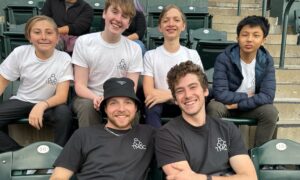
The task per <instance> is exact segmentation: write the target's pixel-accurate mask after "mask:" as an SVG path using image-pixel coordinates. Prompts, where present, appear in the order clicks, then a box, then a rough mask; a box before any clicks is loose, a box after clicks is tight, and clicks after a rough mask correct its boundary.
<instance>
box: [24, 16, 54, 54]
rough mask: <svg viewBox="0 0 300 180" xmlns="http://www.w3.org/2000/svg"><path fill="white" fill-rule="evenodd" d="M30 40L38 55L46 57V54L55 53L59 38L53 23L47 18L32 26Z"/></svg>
mask: <svg viewBox="0 0 300 180" xmlns="http://www.w3.org/2000/svg"><path fill="white" fill-rule="evenodd" d="M28 40H29V41H30V42H31V43H32V45H33V46H34V47H35V53H36V55H37V57H39V58H41V59H44V58H45V56H48V55H50V54H52V53H53V51H54V49H55V46H56V44H57V42H58V40H59V38H58V33H57V30H56V28H55V27H54V26H53V24H52V23H50V22H48V21H47V20H40V21H36V22H35V23H34V24H33V25H32V26H31V29H30V30H29V35H28ZM46 58H47V57H46Z"/></svg>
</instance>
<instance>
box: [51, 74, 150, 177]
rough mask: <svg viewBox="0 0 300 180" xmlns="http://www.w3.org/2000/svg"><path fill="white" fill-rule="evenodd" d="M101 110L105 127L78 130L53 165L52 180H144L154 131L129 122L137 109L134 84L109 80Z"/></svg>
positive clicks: (145, 126) (105, 84)
mask: <svg viewBox="0 0 300 180" xmlns="http://www.w3.org/2000/svg"><path fill="white" fill-rule="evenodd" d="M103 87H104V99H103V101H102V103H101V108H103V109H104V111H105V112H106V114H107V123H106V124H105V125H102V124H101V125H96V126H93V127H85V128H79V129H78V130H77V131H76V132H75V133H74V134H73V136H72V137H71V138H70V140H69V141H68V143H67V144H66V146H65V148H64V149H63V151H62V153H61V154H60V156H59V157H58V159H57V160H56V161H55V163H54V166H55V167H56V168H55V169H54V173H53V175H52V176H51V178H50V179H51V180H62V179H69V178H70V177H71V176H72V175H73V174H76V177H77V179H78V180H80V179H115V180H119V179H138V180H141V179H145V177H146V175H147V169H148V166H149V164H150V162H151V160H152V155H153V150H154V148H153V136H154V129H153V128H152V127H150V126H148V125H141V124H138V125H135V126H132V122H133V120H134V117H135V115H136V112H137V110H138V106H139V105H140V101H139V99H138V98H137V97H136V95H135V92H134V83H133V81H132V80H130V79H128V78H111V79H109V80H107V81H106V82H105V83H104V86H103Z"/></svg>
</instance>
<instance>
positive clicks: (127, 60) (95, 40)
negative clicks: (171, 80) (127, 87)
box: [72, 32, 143, 96]
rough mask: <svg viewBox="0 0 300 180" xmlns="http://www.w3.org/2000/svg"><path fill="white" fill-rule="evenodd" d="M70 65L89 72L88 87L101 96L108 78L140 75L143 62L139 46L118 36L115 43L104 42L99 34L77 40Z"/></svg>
mask: <svg viewBox="0 0 300 180" xmlns="http://www.w3.org/2000/svg"><path fill="white" fill-rule="evenodd" d="M72 63H73V64H75V65H78V66H81V67H85V68H88V69H89V75H88V84H87V87H88V88H89V89H90V90H91V91H92V92H94V93H95V94H97V95H99V96H100V95H103V84H104V82H105V81H106V80H107V79H109V78H111V77H126V76H127V73H128V72H130V73H134V72H139V73H140V72H142V71H143V59H142V52H141V48H140V47H139V45H138V44H136V43H134V42H133V41H131V40H129V39H127V38H126V37H124V36H121V40H120V41H119V42H117V43H114V44H110V43H107V42H106V41H104V40H103V39H102V37H101V34H100V33H99V32H97V33H91V34H86V35H83V36H80V37H79V38H78V39H77V40H76V43H75V47H74V51H73V55H72Z"/></svg>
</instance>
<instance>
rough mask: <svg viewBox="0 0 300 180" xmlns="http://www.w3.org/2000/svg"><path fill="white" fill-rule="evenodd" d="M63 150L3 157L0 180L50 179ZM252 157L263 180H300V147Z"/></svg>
mask: <svg viewBox="0 0 300 180" xmlns="http://www.w3.org/2000/svg"><path fill="white" fill-rule="evenodd" d="M61 150H62V148H61V147H60V146H58V145H56V144H54V143H51V142H43V141H41V142H36V143H33V144H31V145H29V146H27V147H25V148H23V149H21V150H18V151H15V152H6V153H2V154H0V162H1V163H0V179H22V180H26V179H28V180H29V179H30V180H35V179H39V180H42V179H45V180H46V179H49V177H50V175H51V173H52V171H51V169H52V168H53V167H52V165H53V163H54V161H55V159H56V158H57V156H58V155H59V154H60V152H61ZM250 157H251V159H252V162H253V163H254V166H255V170H256V172H257V175H258V179H260V180H275V179H289V180H298V179H299V177H300V144H299V143H297V142H294V141H291V140H288V139H275V140H270V141H268V142H267V143H265V144H263V145H261V146H260V147H256V148H253V149H251V150H250ZM151 172H153V173H150V174H149V177H148V180H162V179H163V177H162V172H161V170H159V169H154V170H152V171H151Z"/></svg>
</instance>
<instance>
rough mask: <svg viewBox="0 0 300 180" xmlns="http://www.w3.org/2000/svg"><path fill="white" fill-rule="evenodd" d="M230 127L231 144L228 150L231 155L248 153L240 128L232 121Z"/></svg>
mask: <svg viewBox="0 0 300 180" xmlns="http://www.w3.org/2000/svg"><path fill="white" fill-rule="evenodd" d="M229 128H230V130H229V132H230V145H229V152H228V153H229V157H233V156H235V155H239V154H248V153H247V149H246V147H245V144H244V140H243V138H242V134H241V132H240V130H239V129H238V128H237V127H236V125H234V124H233V123H230V126H229Z"/></svg>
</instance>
